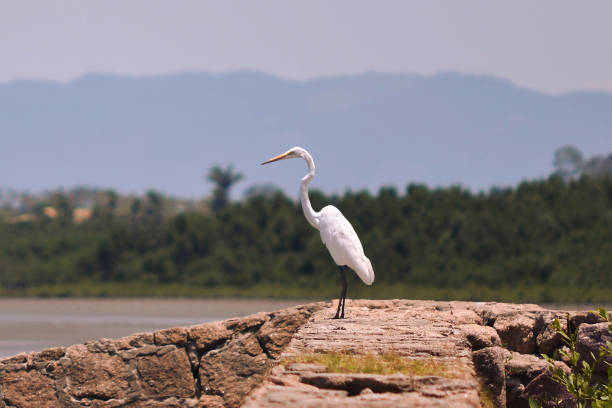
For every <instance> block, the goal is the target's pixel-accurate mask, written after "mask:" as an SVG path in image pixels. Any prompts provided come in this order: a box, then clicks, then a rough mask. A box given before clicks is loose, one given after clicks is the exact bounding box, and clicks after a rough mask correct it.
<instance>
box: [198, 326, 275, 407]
mask: <svg viewBox="0 0 612 408" xmlns="http://www.w3.org/2000/svg"><path fill="white" fill-rule="evenodd" d="M268 367H269V364H268V357H267V356H266V354H265V353H264V351H263V349H262V348H261V346H260V345H259V342H258V341H257V337H256V336H255V335H254V334H246V335H243V336H242V337H240V338H237V339H235V340H232V341H230V342H229V343H228V344H226V345H225V346H224V347H222V348H220V349H215V350H212V351H210V352H208V353H206V354H205V355H203V356H202V359H201V360H200V370H199V375H200V384H201V386H202V390H203V392H204V393H206V394H213V395H222V396H223V399H224V400H225V402H226V404H227V405H228V406H231V407H237V406H238V405H239V404H240V402H241V401H242V399H243V398H244V397H245V396H246V395H247V394H248V393H249V392H250V391H251V390H252V389H253V388H255V386H256V385H257V384H259V383H260V382H261V380H262V379H263V376H264V374H265V372H266V370H267V369H268Z"/></svg>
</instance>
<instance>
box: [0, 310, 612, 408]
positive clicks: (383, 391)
mask: <svg viewBox="0 0 612 408" xmlns="http://www.w3.org/2000/svg"><path fill="white" fill-rule="evenodd" d="M334 311H335V308H334V307H333V305H332V304H331V303H327V304H323V303H318V304H312V305H306V306H301V307H296V308H291V309H287V310H283V311H277V312H273V313H259V314H256V315H253V316H247V317H246V318H242V319H230V320H226V321H223V322H217V323H209V324H203V325H196V326H192V327H186V328H170V329H165V330H160V331H157V332H155V333H141V334H135V335H132V336H127V337H124V338H121V339H116V340H111V339H100V340H97V341H92V342H87V343H85V344H81V345H75V346H71V347H68V348H66V349H64V348H61V347H59V348H54V349H49V350H44V351H41V352H37V353H30V354H29V355H26V354H21V355H18V356H14V357H10V358H6V359H0V407H2V408H4V407H5V406H7V407H9V408H12V407H41V406H42V407H45V406H57V407H71V408H72V407H74V408H76V407H132V408H133V407H159V408H162V407H164V408H167V407H214V408H220V407H224V408H229V407H237V406H239V405H240V404H241V403H242V401H243V400H244V398H245V396H246V397H247V400H246V401H245V406H248V407H251V408H255V407H287V406H299V407H313V408H323V407H334V408H340V407H366V406H367V407H399V406H411V407H479V406H480V401H479V392H480V391H481V385H480V383H479V381H481V379H479V378H477V376H476V370H475V367H477V368H478V372H479V373H481V374H482V377H483V379H485V380H487V379H489V381H488V382H487V381H485V387H487V388H488V389H490V390H494V391H493V392H492V393H493V394H496V395H494V396H495V397H496V398H497V400H496V401H497V403H498V404H501V403H502V401H501V397H502V395H503V393H504V392H505V393H506V397H505V398H506V400H507V404H508V406H509V407H527V405H525V404H527V399H528V397H529V396H530V395H533V396H538V395H547V394H546V393H549V394H550V395H551V396H553V397H554V395H553V394H554V393H555V392H558V391H559V390H557V389H555V388H554V384H552V383H548V382H547V381H549V380H550V379H549V378H547V377H546V375H545V374H547V371H546V363H545V362H544V361H543V360H542V359H540V358H537V357H535V356H533V355H526V354H520V353H519V352H510V351H507V350H503V349H501V348H499V347H498V345H499V344H500V340H501V342H502V343H504V344H507V345H509V346H511V347H513V348H514V349H517V351H520V352H523V353H524V352H527V351H528V350H529V349H530V347H535V344H537V347H538V349H539V350H544V349H546V347H550V348H554V347H555V346H554V343H555V341H556V340H555V339H554V336H551V335H550V334H551V333H550V331H549V330H548V329H549V325H550V322H551V321H552V318H553V316H558V315H560V312H551V311H546V310H544V309H542V308H540V307H539V306H536V305H512V304H503V303H473V302H435V301H411V300H400V299H395V300H383V301H367V300H364V301H347V308H346V314H347V316H348V318H347V319H343V320H333V319H330V318H331V317H332V316H333V314H334ZM561 315H563V314H561ZM572 316H574V321H575V322H577V323H580V325H581V327H582V331H583V341H584V342H585V347H587V346H586V344H587V343H588V341H587V340H588V339H593V342H595V341H597V340H596V339H597V336H596V334H597V333H599V331H596V330H595V328H594V327H589V326H596V324H595V323H596V321H594V319H595V318H597V319H599V318H598V317H596V316H595V317H594V316H593V315H589V314H584V316H583V317H580V316H579V315H578V314H573V315H572ZM576 316H578V317H576ZM589 322H590V323H589ZM495 329H497V330H499V333H498V332H497V331H496V330H495ZM296 331H297V332H296ZM603 335H605V333H603V334H602V336H603ZM507 340H510V341H507ZM525 345H527V346H525ZM472 349H474V350H477V349H480V350H479V351H473V350H472ZM330 351H334V352H348V353H356V354H380V353H389V352H391V353H397V354H399V355H401V356H404V357H407V358H410V359H414V360H425V361H427V362H428V363H432V362H433V363H434V364H440V367H442V366H447V367H448V366H450V367H451V370H450V371H449V372H448V373H447V374H443V373H444V371H440V372H439V373H440V375H442V376H419V375H412V376H410V375H406V374H393V375H378V374H376V375H373V374H350V373H349V374H334V373H328V372H327V368H326V367H324V366H321V365H316V364H298V363H289V362H287V361H290V360H291V358H292V357H295V356H297V355H300V354H304V353H312V352H330ZM498 351H499V352H498ZM500 353H501V354H502V356H503V358H502V359H501V360H502V363H501V364H500V358H499V354H500ZM279 361H280V362H283V361H284V362H286V363H283V364H282V365H278V366H276V367H273V366H274V365H275V364H278V362H279ZM474 363H476V364H474ZM284 364H286V366H285V365H284ZM557 364H559V365H560V366H561V367H562V368H563V369H564V370H566V371H568V370H569V369H568V368H567V367H566V366H564V365H562V363H560V362H558V363H557ZM481 367H485V368H486V369H488V370H489V371H490V373H488V374H483V372H484V371H486V370H484V371H483V369H482V368H481ZM500 367H501V369H500ZM504 370H505V374H506V375H507V377H506V378H505V384H506V385H505V386H503V382H502V383H501V385H500V383H499V382H497V383H494V382H492V381H490V379H496V380H500V379H501V380H502V381H503V380H504ZM500 372H501V374H500ZM449 373H450V377H449V376H448V375H449ZM555 384H556V383H555ZM257 385H260V386H259V387H258V388H255V389H254V387H257ZM559 395H561V394H559Z"/></svg>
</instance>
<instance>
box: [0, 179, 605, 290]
mask: <svg viewBox="0 0 612 408" xmlns="http://www.w3.org/2000/svg"><path fill="white" fill-rule="evenodd" d="M222 170H223V169H217V170H215V171H211V173H210V174H209V175H210V177H211V179H213V178H217V179H221V180H222V181H224V183H225V185H229V186H231V184H232V183H233V182H235V181H237V180H238V179H239V178H240V177H239V175H238V174H235V173H233V172H232V171H231V169H228V170H230V171H229V172H227V170H226V173H225V174H223V171H222ZM228 180H233V181H230V183H229V184H227V183H226V182H227V181H228ZM228 188H229V187H228ZM215 197H216V198H215V200H213V201H214V204H215V205H214V208H213V211H200V210H197V209H188V210H186V211H183V212H180V213H168V212H167V211H165V205H166V203H165V200H164V197H163V196H162V195H159V194H155V193H149V194H148V195H146V196H144V197H142V198H139V199H138V200H136V201H133V202H132V204H131V206H130V208H129V210H128V211H124V212H119V211H117V209H116V205H117V200H116V197H114V196H113V195H112V194H111V195H109V196H108V197H107V199H106V200H102V202H101V203H99V204H97V205H96V206H95V207H94V210H93V213H92V216H91V218H89V219H87V220H86V221H84V222H82V223H79V224H76V223H74V222H73V221H72V220H71V218H70V217H68V216H66V214H64V212H65V211H64V212H61V211H60V215H59V216H58V217H56V218H45V217H42V218H40V219H39V220H38V221H37V222H29V223H20V222H13V223H9V222H6V221H2V219H0V291H3V293H5V294H12V293H14V294H32V293H33V294H45V293H48V294H58V293H60V294H61V293H65V294H83V293H85V294H88V293H93V294H96V293H97V294H99V293H100V292H96V290H95V289H96V288H101V287H114V288H120V289H118V290H123V291H124V292H121V293H123V294H130V293H129V290H128V289H126V288H138V290H137V293H139V294H150V293H153V292H154V289H153V288H155V293H159V294H176V293H178V294H180V293H190V294H207V295H215V294H246V295H252V296H258V295H262V296H263V295H270V294H273V295H276V296H303V297H320V296H328V295H331V294H335V292H336V291H337V290H338V288H339V285H338V272H337V269H336V267H335V264H334V263H333V260H332V259H331V257H330V256H329V254H328V253H327V250H326V249H325V247H324V246H323V244H322V243H321V240H320V238H319V236H318V233H317V231H316V230H314V229H312V228H311V227H310V226H309V225H308V223H307V222H306V220H305V219H304V217H303V215H302V210H301V207H300V204H299V202H296V201H294V200H292V199H290V198H288V197H287V196H285V195H284V194H283V193H282V192H278V191H274V190H269V189H264V190H262V191H259V192H258V191H257V190H254V191H252V192H251V194H249V196H248V198H245V199H243V200H241V201H238V202H228V201H227V189H226V190H225V191H218V194H217V195H216V196H215ZM310 197H311V201H312V204H313V207H314V208H315V209H316V210H318V209H320V208H322V207H323V206H324V205H327V204H333V205H335V206H337V207H338V208H339V209H340V210H341V211H342V212H343V213H344V215H345V216H346V217H347V218H348V219H349V220H350V221H351V223H352V224H353V226H354V227H355V230H356V231H357V233H358V235H359V236H360V238H361V240H362V243H363V245H364V248H365V251H366V254H367V255H368V257H369V258H370V259H371V260H372V263H373V266H374V270H375V272H376V281H375V284H374V286H373V287H372V288H366V287H365V286H364V285H360V284H358V283H357V282H358V281H357V280H356V278H355V277H352V279H353V283H351V284H350V286H349V297H350V296H351V295H353V296H367V297H388V296H397V297H399V296H402V297H438V298H458V299H498V300H533V301H555V300H564V301H589V300H590V301H606V300H608V301H609V300H610V299H612V179H611V178H610V177H609V176H604V177H589V176H582V177H579V178H568V179H567V180H564V179H563V177H562V176H561V175H553V176H551V177H549V178H548V179H546V180H537V181H528V182H523V183H521V184H519V185H518V186H516V187H514V188H493V189H491V190H490V191H488V192H480V193H473V192H470V191H468V190H466V189H463V188H461V187H457V186H454V187H448V188H436V189H431V188H429V187H427V186H426V185H422V184H410V185H408V186H407V187H406V189H405V190H404V191H397V190H396V189H395V188H390V187H387V188H381V189H380V190H379V191H378V192H377V193H376V194H371V193H369V192H367V191H357V192H351V191H348V192H346V193H344V194H342V195H325V194H323V193H321V192H318V191H312V192H311V193H310ZM64 204H65V203H64ZM61 214H64V215H63V216H62V215H61ZM105 285H106V286H105ZM109 285H110V286H109ZM113 285H114V286H113ZM130 285H131V286H130ZM76 286H78V287H79V288H80V289H79V290H85V289H83V288H90V289H91V290H89V291H88V290H85V292H82V293H81V292H78V291H76V289H74V288H75V287H76ZM40 288H44V290H43V289H40ZM53 288H64V290H65V292H61V291H60V292H57V291H54V289H53ZM121 288H122V289H121ZM160 288H161V289H160ZM163 288H174V289H168V290H167V291H165V290H164V289H163ZM177 288H184V291H180V290H179V289H177ZM228 288H230V289H231V290H230V289H228ZM126 291H127V292H126ZM106 294H113V292H112V291H110V293H106Z"/></svg>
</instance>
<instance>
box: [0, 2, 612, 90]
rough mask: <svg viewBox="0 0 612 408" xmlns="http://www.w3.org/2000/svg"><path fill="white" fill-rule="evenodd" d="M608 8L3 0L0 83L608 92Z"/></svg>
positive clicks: (611, 12)
mask: <svg viewBox="0 0 612 408" xmlns="http://www.w3.org/2000/svg"><path fill="white" fill-rule="evenodd" d="M611 20H612V1H607V0H601V1H593V0H591V1H588V2H580V1H559V0H556V1H550V0H546V1H542V0H538V1H533V0H530V1H523V0H521V1H517V0H513V1H493V0H482V1H478V0H469V1H467V0H462V1H451V0H449V1H433V0H426V1H419V2H416V1H407V0H404V1H357V0H348V1H329V0H324V1H313V0H309V1H300V2H297V1H287V0H279V1H240V2H239V1H227V0H223V1H153V0H142V1H134V0H131V1H129V0H121V1H109V0H104V1H82V0H76V1H23V0H20V1H9V0H0V61H1V63H0V81H1V82H3V81H9V80H13V79H17V78H41V79H56V80H69V79H73V78H76V77H78V76H80V75H82V74H84V73H87V72H113V73H120V74H134V75H143V74H144V75H151V74H160V73H175V72H179V71H185V70H204V71H226V70H237V69H255V70H262V71H265V72H268V73H273V74H277V75H280V76H282V77H285V78H292V79H307V78H312V77H315V76H320V75H333V74H353V73H360V72H363V71H370V70H376V71H404V72H414V73H422V74H432V73H434V72H438V71H446V70H457V71H461V72H468V73H477V74H480V73H483V74H491V75H495V76H500V77H504V78H508V79H510V80H512V81H514V82H515V83H517V84H519V85H522V86H527V87H532V88H536V89H539V90H543V91H547V92H555V93H557V92H564V91H568V90H576V89H603V90H609V91H612V23H611Z"/></svg>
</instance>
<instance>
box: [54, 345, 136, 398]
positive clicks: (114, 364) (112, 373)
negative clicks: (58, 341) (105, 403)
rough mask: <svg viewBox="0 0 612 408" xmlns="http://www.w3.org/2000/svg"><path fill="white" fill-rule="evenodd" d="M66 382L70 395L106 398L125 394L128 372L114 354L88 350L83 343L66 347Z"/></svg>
mask: <svg viewBox="0 0 612 408" xmlns="http://www.w3.org/2000/svg"><path fill="white" fill-rule="evenodd" d="M66 357H68V359H70V360H69V364H68V367H67V368H66V371H67V379H66V382H67V385H68V388H69V393H70V395H72V396H73V397H75V398H77V399H80V398H89V399H101V400H105V399H106V400H108V399H111V398H116V399H121V398H125V397H126V395H127V393H128V391H129V388H130V387H129V379H130V375H131V372H130V370H129V367H128V365H127V364H126V363H125V362H124V361H123V359H121V357H119V356H117V355H109V354H106V353H91V352H89V351H88V350H87V347H86V346H85V345H83V344H79V345H76V346H70V347H68V348H67V349H66Z"/></svg>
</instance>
